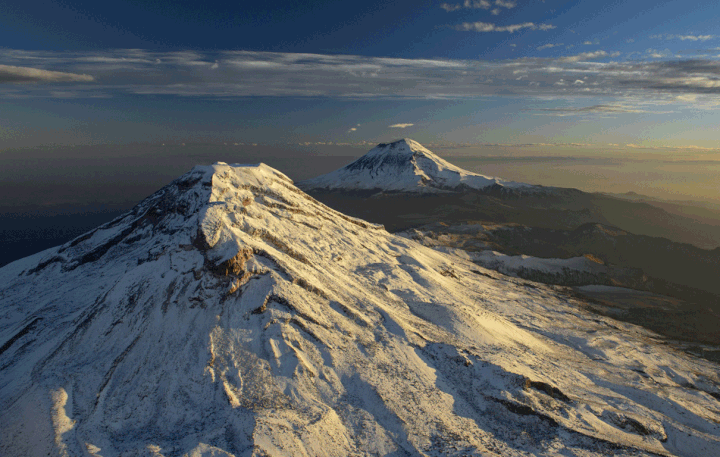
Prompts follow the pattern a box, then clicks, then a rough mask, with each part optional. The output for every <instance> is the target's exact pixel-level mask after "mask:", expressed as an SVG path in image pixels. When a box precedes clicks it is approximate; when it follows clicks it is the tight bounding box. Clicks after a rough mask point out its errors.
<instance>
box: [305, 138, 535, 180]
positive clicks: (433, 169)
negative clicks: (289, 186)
mask: <svg viewBox="0 0 720 457" xmlns="http://www.w3.org/2000/svg"><path fill="white" fill-rule="evenodd" d="M298 186H299V187H300V188H302V189H305V190H310V189H314V190H320V189H344V190H375V189H377V190H384V191H395V192H441V191H448V190H463V189H468V188H469V189H489V188H492V187H493V186H495V187H504V188H511V189H525V190H530V189H532V188H534V187H535V186H530V185H528V184H523V183H516V182H509V181H503V180H502V179H499V178H491V177H487V176H483V175H480V174H477V173H472V172H470V171H467V170H463V169H462V168H460V167H456V166H455V165H453V164H451V163H450V162H447V161H446V160H443V159H441V158H440V157H438V156H437V155H435V154H434V153H433V152H431V151H430V150H429V149H426V148H424V147H423V146H422V145H421V144H420V143H418V142H416V141H413V140H411V139H408V138H405V139H402V140H399V141H395V142H393V143H389V144H379V145H377V147H375V148H373V149H372V150H371V151H370V152H368V153H367V154H365V155H364V156H362V157H360V158H359V159H357V160H356V161H354V162H353V163H351V164H349V165H347V166H345V167H343V168H340V169H339V170H335V171H333V172H331V173H328V174H326V175H322V176H318V177H317V178H313V179H309V180H306V181H302V182H300V183H298Z"/></svg>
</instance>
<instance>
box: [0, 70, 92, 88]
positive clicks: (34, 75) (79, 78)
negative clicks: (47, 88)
mask: <svg viewBox="0 0 720 457" xmlns="http://www.w3.org/2000/svg"><path fill="white" fill-rule="evenodd" d="M92 81H94V78H93V77H92V76H90V75H85V74H82V75H81V74H75V73H65V72H62V71H49V70H43V69H40V68H30V67H16V66H13V65H0V83H16V84H22V83H57V82H92Z"/></svg>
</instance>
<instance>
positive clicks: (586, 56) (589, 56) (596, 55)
mask: <svg viewBox="0 0 720 457" xmlns="http://www.w3.org/2000/svg"><path fill="white" fill-rule="evenodd" d="M608 55H609V54H608V53H607V52H606V51H602V50H601V51H593V52H581V53H580V54H575V55H573V56H566V57H560V58H559V59H558V60H559V61H560V62H582V61H587V60H595V59H602V58H603V57H607V56H608Z"/></svg>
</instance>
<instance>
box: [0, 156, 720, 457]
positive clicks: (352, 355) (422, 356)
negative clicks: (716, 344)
mask: <svg viewBox="0 0 720 457" xmlns="http://www.w3.org/2000/svg"><path fill="white" fill-rule="evenodd" d="M0 307H1V309H2V313H0V405H1V406H2V408H0V430H2V433H1V434H0V455H3V456H40V455H43V456H45V455H61V456H81V455H92V456H98V455H102V456H105V457H108V456H181V455H188V456H200V455H202V456H227V455H235V456H251V455H255V456H262V455H272V456H285V455H287V456H345V455H386V456H407V455H411V456H416V455H421V456H437V455H457V456H468V455H469V456H473V455H498V456H516V455H517V456H520V455H528V453H530V454H534V455H583V456H600V455H610V454H612V455H653V454H654V455H686V456H690V455H720V425H719V424H720V388H719V386H720V376H719V374H718V367H717V366H716V365H713V364H711V363H710V362H707V361H703V360H700V359H693V358H691V357H690V356H688V355H685V354H683V353H680V352H675V351H673V350H672V349H670V348H668V347H667V346H663V345H662V344H660V342H659V341H658V340H657V339H656V337H655V336H654V335H653V334H651V333H649V332H647V331H645V330H642V329H640V328H638V327H634V326H632V325H629V324H623V323H618V322H615V321H612V320H610V319H606V318H603V317H598V316H596V315H591V314H587V313H585V312H583V311H581V310H580V309H579V307H578V306H577V302H576V301H575V299H574V298H572V297H570V296H566V295H564V294H563V293H562V292H561V291H559V290H557V289H554V288H551V287H546V286H543V285H539V284H534V283H530V282H527V281H523V280H518V279H514V278H508V277H504V276H502V275H499V274H498V273H495V272H492V271H490V270H485V269H483V268H481V267H478V266H476V265H474V264H473V263H471V262H470V261H469V260H465V259H463V258H461V257H459V256H452V255H448V254H444V253H441V252H437V251H434V250H432V249H430V248H426V247H423V246H421V245H419V244H417V243H415V242H414V241H412V240H408V239H404V238H401V237H396V236H394V235H391V234H389V233H387V232H386V231H385V230H384V229H383V228H382V227H380V226H376V225H373V224H369V223H366V222H364V221H360V220H357V219H353V218H349V217H347V216H344V215H342V214H340V213H338V212H335V211H333V210H331V209H330V208H328V207H326V206H324V205H322V204H320V203H318V202H316V201H315V200H313V199H312V198H311V197H309V196H307V195H306V194H304V193H303V192H302V191H300V190H299V189H298V188H296V187H295V186H294V185H293V183H292V182H291V181H290V180H289V179H288V178H287V177H285V176H284V175H282V174H281V173H279V172H277V171H275V170H273V169H271V168H269V167H267V166H265V165H257V166H242V165H227V164H224V163H218V164H215V165H213V166H204V167H195V168H194V169H193V170H192V171H190V172H189V173H187V174H186V175H184V176H182V177H180V178H179V179H177V180H176V181H174V182H173V183H171V184H170V185H168V186H167V187H165V188H163V189H162V190H160V191H159V192H157V193H156V194H154V195H152V196H151V197H149V198H148V199H146V200H145V201H144V202H142V203H141V204H140V205H138V206H137V207H136V208H135V209H133V210H132V211H131V212H129V213H127V214H125V215H124V216H122V217H120V218H118V219H116V220H114V221H112V222H110V223H108V224H106V225H104V226H102V227H100V228H98V229H96V230H94V231H92V232H89V233H88V234H86V235H84V236H82V237H79V238H77V239H75V240H73V241H72V242H70V243H67V244H65V245H63V246H59V247H56V248H53V249H49V250H47V251H44V252H42V253H40V254H37V255H35V256H32V257H28V258H26V259H23V260H20V261H17V262H14V263H12V264H9V265H7V266H5V267H3V268H1V269H0Z"/></svg>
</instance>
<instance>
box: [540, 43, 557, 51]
mask: <svg viewBox="0 0 720 457" xmlns="http://www.w3.org/2000/svg"><path fill="white" fill-rule="evenodd" d="M563 45H564V44H563V43H548V44H544V45H542V46H538V47H537V48H536V49H537V50H538V51H542V50H543V49H550V48H556V47H558V46H563Z"/></svg>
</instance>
